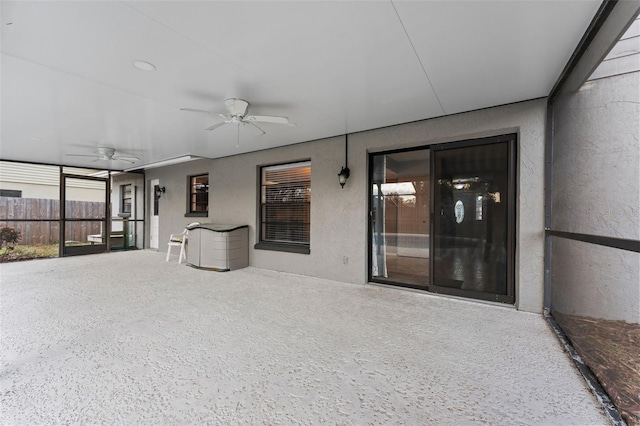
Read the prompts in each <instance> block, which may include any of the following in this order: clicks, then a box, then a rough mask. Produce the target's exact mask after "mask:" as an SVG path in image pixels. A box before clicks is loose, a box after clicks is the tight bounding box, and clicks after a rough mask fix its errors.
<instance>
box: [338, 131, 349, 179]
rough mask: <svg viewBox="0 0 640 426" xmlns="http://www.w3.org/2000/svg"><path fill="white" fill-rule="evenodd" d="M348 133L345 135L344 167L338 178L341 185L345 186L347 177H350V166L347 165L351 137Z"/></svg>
mask: <svg viewBox="0 0 640 426" xmlns="http://www.w3.org/2000/svg"><path fill="white" fill-rule="evenodd" d="M348 138H349V137H348V135H344V167H343V168H341V169H340V173H338V180H339V181H340V187H341V188H344V184H345V183H347V179H349V173H350V170H349V166H347V158H348V157H347V154H348V150H349V139H348Z"/></svg>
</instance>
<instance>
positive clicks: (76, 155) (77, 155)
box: [65, 154, 100, 159]
mask: <svg viewBox="0 0 640 426" xmlns="http://www.w3.org/2000/svg"><path fill="white" fill-rule="evenodd" d="M65 156H67V157H90V158H97V159H100V156H99V155H95V154H94V155H84V154H65Z"/></svg>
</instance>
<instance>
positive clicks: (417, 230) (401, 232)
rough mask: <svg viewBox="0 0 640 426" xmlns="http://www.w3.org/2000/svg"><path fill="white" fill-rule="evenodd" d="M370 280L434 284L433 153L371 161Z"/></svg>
mask: <svg viewBox="0 0 640 426" xmlns="http://www.w3.org/2000/svg"><path fill="white" fill-rule="evenodd" d="M371 165H372V177H371V200H370V205H371V210H370V241H371V246H370V250H371V256H370V279H371V280H374V281H379V282H390V283H394V284H400V285H406V286H410V287H418V288H426V287H427V286H428V284H429V220H430V219H429V216H430V214H429V212H430V178H429V150H428V149H420V150H413V151H405V152H397V153H386V154H374V155H372V158H371Z"/></svg>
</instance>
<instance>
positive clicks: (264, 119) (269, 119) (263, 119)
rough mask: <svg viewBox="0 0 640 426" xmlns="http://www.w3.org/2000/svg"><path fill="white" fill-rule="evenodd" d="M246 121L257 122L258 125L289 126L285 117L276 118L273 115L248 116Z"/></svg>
mask: <svg viewBox="0 0 640 426" xmlns="http://www.w3.org/2000/svg"><path fill="white" fill-rule="evenodd" d="M244 119H245V120H246V121H257V122H258V123H273V124H289V119H288V118H287V117H277V116H275V115H248V116H246V117H245V118H244Z"/></svg>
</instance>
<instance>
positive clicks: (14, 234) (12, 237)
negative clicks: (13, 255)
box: [0, 226, 20, 250]
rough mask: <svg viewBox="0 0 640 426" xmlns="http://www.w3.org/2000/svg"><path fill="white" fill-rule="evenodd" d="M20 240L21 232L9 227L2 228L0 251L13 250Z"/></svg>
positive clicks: (0, 230) (0, 229)
mask: <svg viewBox="0 0 640 426" xmlns="http://www.w3.org/2000/svg"><path fill="white" fill-rule="evenodd" d="M19 239H20V231H16V230H15V229H14V228H9V227H8V226H5V227H2V228H0V249H2V248H3V247H4V248H5V249H6V250H13V247H14V246H15V245H16V244H17V243H18V240H19Z"/></svg>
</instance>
